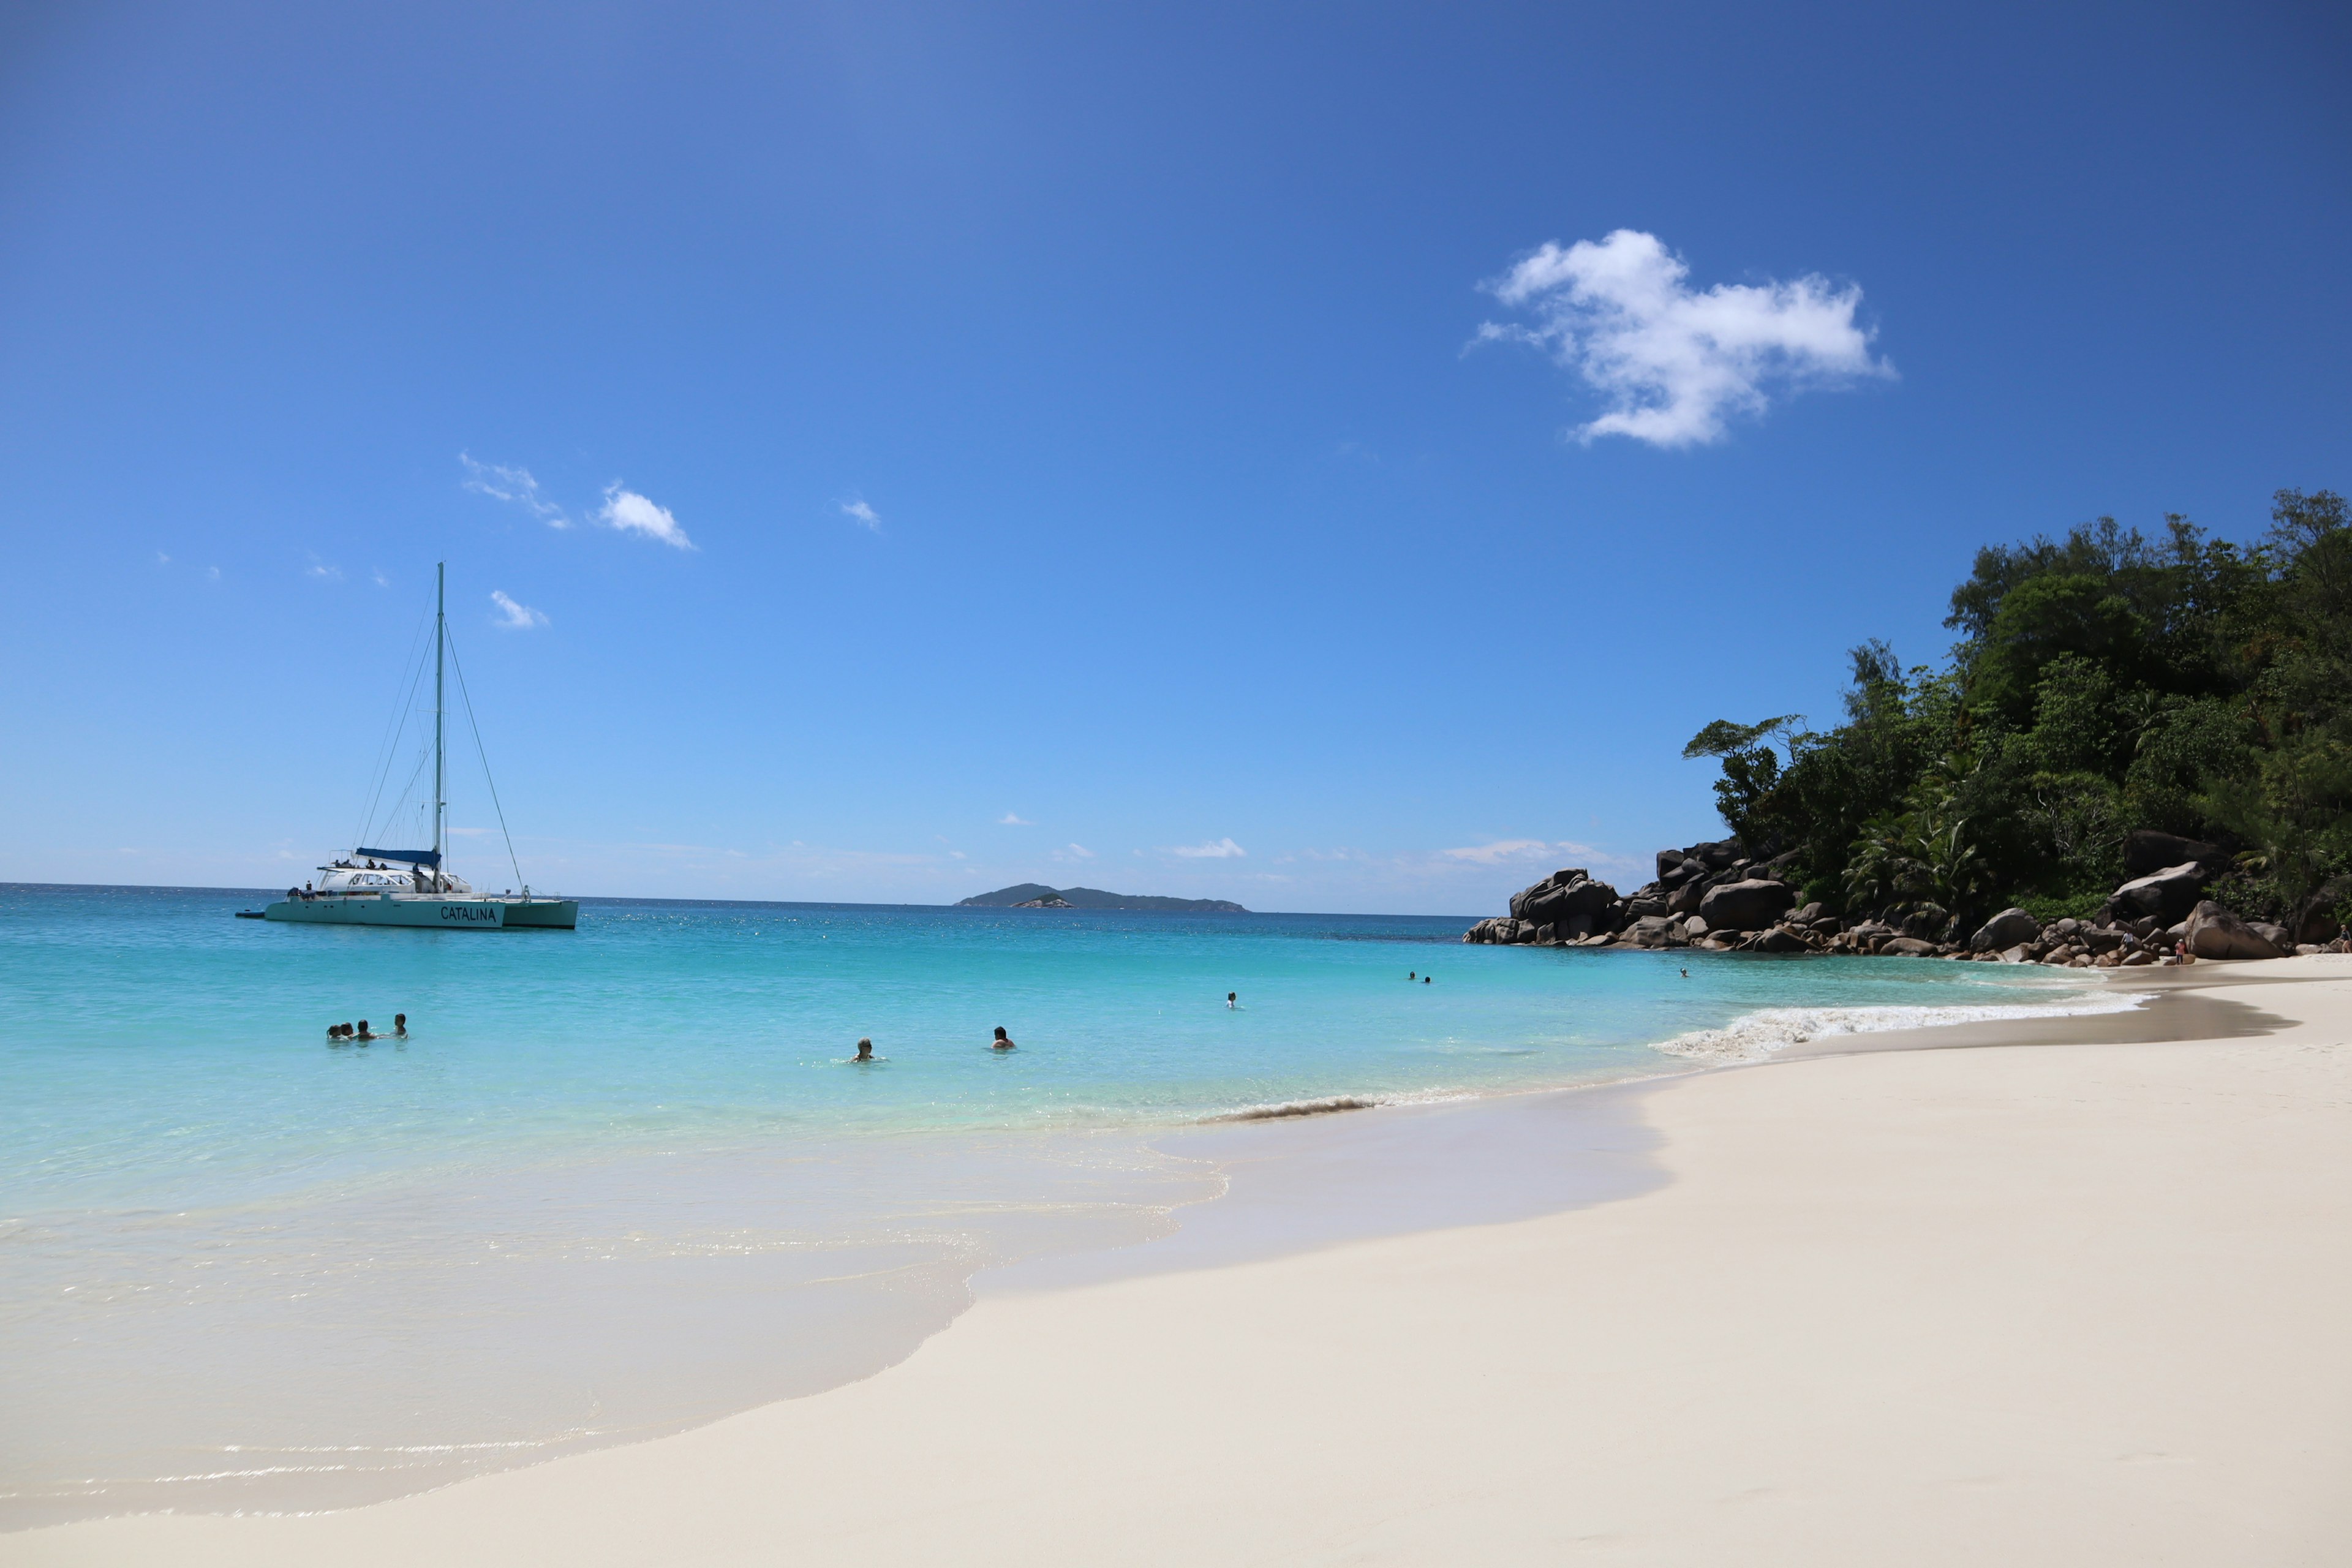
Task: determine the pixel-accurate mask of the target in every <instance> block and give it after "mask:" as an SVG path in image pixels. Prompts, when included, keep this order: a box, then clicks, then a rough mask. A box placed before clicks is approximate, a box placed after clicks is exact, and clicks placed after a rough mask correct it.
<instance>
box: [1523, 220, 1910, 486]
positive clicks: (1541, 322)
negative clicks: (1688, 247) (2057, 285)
mask: <svg viewBox="0 0 2352 1568" xmlns="http://www.w3.org/2000/svg"><path fill="white" fill-rule="evenodd" d="M1689 278H1690V268H1688V267H1687V266H1685V264H1684V263H1683V261H1682V259H1681V258H1679V257H1676V256H1675V254H1674V253H1673V252H1671V251H1669V250H1668V249H1667V248H1666V247H1665V246H1664V244H1663V243H1661V242H1660V241H1659V239H1658V237H1656V236H1655V235H1651V234H1643V233H1641V232H1640V231H1638V230H1635V229H1630V228H1621V229H1619V230H1617V231H1616V232H1615V233H1613V234H1612V235H1610V236H1609V237H1608V238H1606V239H1603V240H1601V241H1599V242H1597V243H1596V242H1594V241H1592V240H1589V239H1585V240H1579V241H1577V242H1576V243H1575V244H1574V245H1571V246H1570V247H1567V248H1566V249H1562V248H1561V247H1559V246H1558V245H1557V244H1554V243H1551V242H1549V241H1547V242H1545V244H1544V245H1543V246H1542V247H1540V248H1539V249H1538V250H1537V251H1536V252H1535V254H1534V255H1532V256H1529V257H1528V258H1525V259H1524V260H1522V261H1520V262H1519V263H1518V265H1517V266H1516V267H1514V268H1511V270H1510V271H1509V272H1508V273H1507V274H1506V275H1505V276H1503V277H1502V278H1500V279H1496V280H1495V281H1493V282H1490V283H1487V284H1486V285H1484V287H1485V288H1486V290H1487V291H1488V292H1489V293H1491V294H1493V295H1494V296H1495V297H1496V299H1497V300H1501V301H1502V302H1503V303H1504V304H1506V305H1509V306H1513V307H1515V308H1518V309H1522V310H1527V311H1528V313H1529V314H1530V315H1532V316H1533V317H1534V318H1535V325H1533V326H1519V325H1498V324H1497V323H1496V322H1493V321H1487V322H1485V323H1483V324H1481V325H1480V327H1479V328H1478V337H1477V341H1478V342H1496V341H1504V342H1527V343H1534V344H1538V345H1539V346H1541V347H1543V348H1546V349H1549V351H1551V353H1552V354H1553V355H1554V356H1555V357H1556V358H1557V359H1558V360H1559V363H1561V364H1563V365H1567V366H1570V367H1571V368H1573V369H1574V370H1576V371H1577V372H1578V374H1580V375H1582V376H1583V378H1584V380H1585V381H1586V383H1587V384H1590V385H1591V387H1592V388H1593V389H1594V390H1595V391H1597V392H1599V393H1601V395H1603V396H1604V397H1605V398H1607V400H1608V402H1609V404H1610V408H1609V411H1608V412H1607V413H1605V414H1603V415H1601V417H1600V418H1598V419H1595V420H1592V421H1591V423H1589V424H1586V425H1581V426H1578V427H1577V430H1576V435H1577V437H1579V438H1580V439H1581V440H1584V441H1591V439H1593V437H1597V436H1630V437H1633V439H1635V440H1637V441H1647V442H1649V443H1650V444H1651V445H1652V446H1654V447H1692V446H1698V445H1701V444H1704V443H1706V442H1709V441H1716V440H1720V439H1721V438H1722V437H1723V434H1724V417H1725V416H1727V415H1728V414H1757V413H1761V412H1762V411H1763V409H1764V407H1765V405H1766V402H1767V399H1766V397H1765V395H1764V388H1765V386H1766V385H1767V384H1769V383H1780V384H1787V385H1789V386H1791V387H1795V388H1802V387H1805V386H1812V385H1822V384H1832V383H1835V382H1839V381H1843V380H1847V379H1850V378H1852V377H1855V376H1864V375H1885V376H1891V375H1893V374H1895V371H1894V367H1893V366H1891V365H1889V364H1887V363H1886V362H1885V361H1884V360H1874V359H1873V358H1872V357H1871V354H1870V340H1871V336H1872V334H1871V332H1870V331H1869V330H1868V329H1866V328H1864V327H1860V326H1857V325H1855V323H1854V319H1853V317H1854V311H1855V310H1856V309H1857V308H1858V307H1859V306H1860V305H1861V303H1862V290H1861V289H1859V288H1858V287H1855V286H1854V285H1852V284H1848V285H1846V286H1844V287H1843V288H1840V287H1838V286H1836V285H1833V284H1832V283H1831V282H1830V281H1829V279H1825V278H1822V277H1821V276H1819V275H1817V274H1810V273H1809V274H1807V275H1806V276H1805V277H1802V278H1799V279H1795V280H1794V281H1793V282H1787V283H1780V282H1766V283H1763V284H1745V283H1718V284H1717V285H1715V287H1713V288H1711V289H1706V290H1704V291H1699V292H1695V291H1694V290H1693V289H1691V288H1690V286H1689Z"/></svg>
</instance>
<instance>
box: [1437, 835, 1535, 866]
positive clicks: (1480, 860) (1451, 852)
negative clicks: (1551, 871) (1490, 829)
mask: <svg viewBox="0 0 2352 1568" xmlns="http://www.w3.org/2000/svg"><path fill="white" fill-rule="evenodd" d="M1561 847H1563V848H1565V847H1566V846H1565V845H1563V846H1561ZM1441 853H1443V854H1444V857H1445V858H1447V859H1448V860H1464V861H1467V862H1468V863H1469V864H1471V865H1473V866H1500V865H1503V864H1505V863H1507V862H1508V861H1512V860H1541V859H1547V858H1549V857H1550V855H1551V853H1552V847H1551V846H1550V845H1549V844H1548V843H1546V842H1545V841H1544V840H1542V839H1540V838H1498V839H1496V841H1495V842H1494V843H1492V844H1473V845H1471V846H1470V847H1467V848H1465V849H1447V850H1443V851H1441Z"/></svg>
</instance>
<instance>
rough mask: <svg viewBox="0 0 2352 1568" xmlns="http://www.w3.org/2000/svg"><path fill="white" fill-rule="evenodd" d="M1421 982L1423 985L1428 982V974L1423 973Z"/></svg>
mask: <svg viewBox="0 0 2352 1568" xmlns="http://www.w3.org/2000/svg"><path fill="white" fill-rule="evenodd" d="M1421 983H1422V984H1423V985H1426V984H1429V976H1428V975H1426V974H1424V975H1423V976H1422V977H1421Z"/></svg>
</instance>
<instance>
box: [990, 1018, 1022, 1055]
mask: <svg viewBox="0 0 2352 1568" xmlns="http://www.w3.org/2000/svg"><path fill="white" fill-rule="evenodd" d="M988 1048H989V1049H990V1050H992V1051H1017V1050H1019V1049H1020V1048H1021V1047H1018V1046H1016V1045H1014V1044H1013V1037H1012V1036H1010V1035H1008V1034H1006V1033H1005V1032H1004V1026H1003V1025H1002V1024H999V1025H997V1026H996V1038H994V1039H992V1040H991V1041H989V1042H988Z"/></svg>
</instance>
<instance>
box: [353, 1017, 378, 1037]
mask: <svg viewBox="0 0 2352 1568" xmlns="http://www.w3.org/2000/svg"><path fill="white" fill-rule="evenodd" d="M355 1038H357V1039H362V1040H373V1039H374V1038H375V1036H374V1035H373V1034H372V1033H370V1032H369V1030H368V1025H367V1020H366V1019H365V1018H362V1019H361V1020H360V1032H359V1034H358V1035H357V1036H355Z"/></svg>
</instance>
